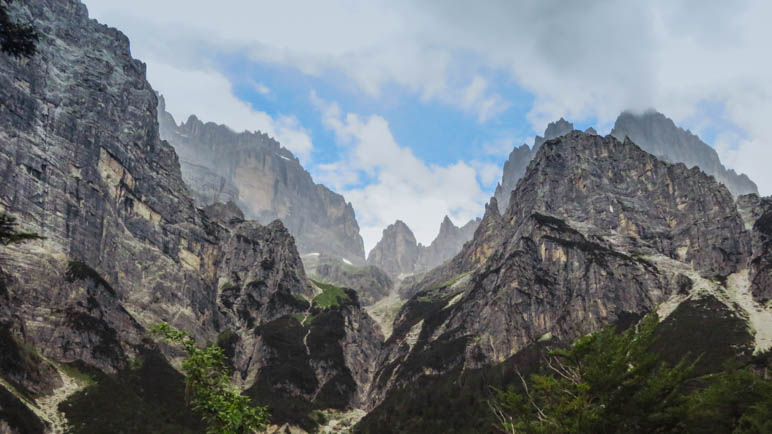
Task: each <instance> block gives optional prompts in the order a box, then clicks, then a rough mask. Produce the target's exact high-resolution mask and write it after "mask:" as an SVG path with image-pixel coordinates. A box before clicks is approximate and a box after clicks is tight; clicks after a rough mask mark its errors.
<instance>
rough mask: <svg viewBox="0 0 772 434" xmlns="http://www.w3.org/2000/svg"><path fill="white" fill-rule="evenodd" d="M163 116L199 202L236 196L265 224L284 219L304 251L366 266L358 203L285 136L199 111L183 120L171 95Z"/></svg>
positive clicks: (163, 126) (163, 132)
mask: <svg viewBox="0 0 772 434" xmlns="http://www.w3.org/2000/svg"><path fill="white" fill-rule="evenodd" d="M158 122H159V125H160V133H161V138H163V139H165V140H168V141H169V143H171V144H172V146H174V149H175V150H176V152H177V153H178V154H179V156H180V163H181V168H182V176H183V179H184V180H185V183H186V184H187V186H188V188H189V190H190V192H191V194H192V196H193V198H194V199H195V201H196V203H197V204H198V205H199V206H205V205H209V204H211V203H214V202H227V201H229V200H232V201H234V202H236V203H238V204H239V206H240V207H241V208H242V209H243V210H244V212H245V214H246V215H247V217H248V218H251V219H256V220H257V221H258V222H260V223H263V224H265V223H269V222H271V221H273V220H275V219H281V221H282V222H283V223H284V225H285V226H287V228H288V229H289V231H290V233H291V234H292V235H293V236H294V237H295V241H296V243H297V246H298V250H300V252H301V253H314V252H322V253H326V254H330V255H335V256H338V257H341V258H346V259H347V260H350V261H352V262H353V263H355V264H359V265H361V264H364V260H365V257H364V243H363V241H362V237H361V236H360V235H359V225H358V224H357V221H356V217H355V215H354V209H353V208H352V206H351V204H349V203H346V201H345V199H344V198H343V196H341V195H339V194H337V193H333V192H332V191H330V190H329V189H328V188H327V187H325V186H323V185H320V184H315V183H314V182H313V180H312V179H311V175H310V174H309V173H308V172H307V171H306V170H305V169H303V167H302V166H301V165H300V162H299V161H298V160H297V158H295V157H294V156H293V155H292V153H291V152H289V151H288V150H287V149H285V148H283V147H281V146H280V145H279V143H278V142H277V141H275V140H273V139H272V138H270V137H268V136H267V135H266V134H262V133H260V132H257V133H251V132H246V131H245V132H242V133H236V132H234V131H232V130H231V129H229V128H228V127H226V126H225V125H217V124H214V123H211V122H208V123H204V122H202V121H200V120H198V118H196V117H195V116H191V117H190V118H189V119H188V120H187V122H185V123H183V124H180V125H177V123H176V122H175V120H174V118H173V117H172V115H171V114H169V113H167V112H166V111H165V103H164V100H163V98H160V99H159V108H158Z"/></svg>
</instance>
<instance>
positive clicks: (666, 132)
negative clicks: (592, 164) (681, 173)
mask: <svg viewBox="0 0 772 434" xmlns="http://www.w3.org/2000/svg"><path fill="white" fill-rule="evenodd" d="M611 135H612V136H614V137H616V138H618V139H619V140H624V139H625V137H629V138H630V140H632V141H633V142H634V143H635V144H637V145H638V146H640V147H641V149H643V150H644V151H646V152H649V153H651V154H654V155H656V156H658V157H660V158H662V159H664V160H665V161H670V162H673V163H684V164H686V166H687V167H692V166H698V167H699V168H700V169H702V171H703V172H705V173H707V174H708V175H713V176H714V177H715V178H716V180H717V181H718V182H720V183H722V184H724V185H726V186H727V188H729V191H731V192H732V194H734V195H735V196H739V195H743V194H748V193H755V194H758V192H759V191H758V188H757V187H756V184H754V183H753V181H751V180H750V179H748V176H746V175H745V174H737V173H736V172H735V171H734V170H731V169H727V168H726V167H724V165H723V164H721V161H720V160H719V158H718V154H717V153H716V151H715V149H713V148H711V147H710V146H708V145H707V144H705V142H703V141H702V140H700V138H699V137H697V136H696V135H694V134H692V133H691V132H690V131H687V130H684V129H683V128H679V127H677V126H676V125H675V124H674V123H673V121H672V120H670V119H668V118H667V117H665V115H663V114H662V113H658V112H655V111H648V112H645V113H643V114H633V113H630V112H625V113H622V114H621V115H619V117H618V118H617V120H616V123H615V124H614V129H612V130H611Z"/></svg>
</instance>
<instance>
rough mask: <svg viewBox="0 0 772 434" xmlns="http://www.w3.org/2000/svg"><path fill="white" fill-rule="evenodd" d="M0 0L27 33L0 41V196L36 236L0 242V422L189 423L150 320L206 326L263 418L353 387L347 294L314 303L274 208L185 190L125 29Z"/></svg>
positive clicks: (360, 367) (203, 336) (358, 368)
mask: <svg viewBox="0 0 772 434" xmlns="http://www.w3.org/2000/svg"><path fill="white" fill-rule="evenodd" d="M11 12H12V14H13V16H15V17H16V18H17V19H19V20H26V21H32V22H34V23H35V26H36V28H37V29H39V43H38V46H37V54H36V55H35V56H34V57H32V58H31V59H17V58H13V57H8V56H1V57H0V82H2V85H1V86H0V96H1V98H2V101H3V103H2V105H0V142H1V145H0V177H1V178H2V183H0V210H2V212H4V213H7V214H9V215H12V216H14V217H16V218H17V219H18V221H19V222H20V223H21V229H23V230H27V231H34V232H37V233H38V234H39V235H41V236H43V237H45V239H43V240H39V241H33V242H29V243H26V244H24V245H22V246H9V247H4V248H3V251H2V255H3V261H2V265H0V267H2V268H1V269H0V340H2V342H0V347H2V348H3V351H2V356H0V358H1V359H2V360H1V361H0V362H1V364H2V366H3V368H2V372H1V376H2V383H0V384H2V387H0V389H2V404H1V405H0V407H1V408H2V409H3V410H2V412H3V413H2V415H3V416H2V417H0V419H1V420H2V424H3V425H0V427H2V428H1V429H0V431H4V432H6V431H8V430H10V431H11V432H35V431H42V430H46V431H55V432H59V431H61V429H62V428H63V426H65V424H67V425H69V426H72V427H74V429H75V430H76V431H78V432H115V431H116V430H118V431H121V430H123V429H126V430H128V431H134V432H196V431H199V430H201V422H200V420H198V419H197V418H196V417H194V416H193V415H192V414H191V412H190V410H189V409H187V408H186V407H185V405H184V401H183V398H184V384H183V382H182V378H181V375H180V374H179V373H177V371H176V370H175V369H174V368H173V367H172V364H170V361H171V360H173V359H174V357H177V356H178V355H179V354H178V352H175V351H176V350H175V349H174V348H173V347H169V346H158V345H156V343H155V342H154V340H153V338H152V336H151V335H150V334H149V333H148V330H149V329H150V328H151V327H153V326H154V325H155V324H157V323H158V322H160V321H167V322H169V323H171V324H172V325H173V326H175V327H177V328H179V329H182V330H185V331H186V332H187V333H189V334H191V335H192V336H193V337H194V338H195V339H197V340H199V341H200V342H201V343H204V342H206V341H210V342H216V341H219V342H221V343H222V345H223V346H224V347H225V348H226V349H227V352H228V354H229V355H230V358H229V363H231V366H232V369H233V370H234V376H235V377H236V378H239V383H240V384H241V385H242V387H243V388H244V389H245V390H249V395H250V396H253V397H255V399H258V400H259V401H261V402H267V401H268V400H271V402H272V403H273V404H272V405H274V406H275V407H276V410H275V411H274V416H275V419H274V420H275V421H276V422H278V423H280V422H282V418H283V417H285V416H283V413H282V411H281V409H282V408H283V407H282V403H283V402H284V401H283V400H290V401H292V402H296V403H298V404H293V405H301V404H299V403H303V404H302V405H306V406H308V408H309V411H310V410H311V409H314V408H317V407H321V408H349V407H351V406H354V405H357V403H359V402H362V401H363V400H364V398H363V393H364V392H363V391H364V389H365V387H367V384H368V378H369V377H370V376H371V373H372V370H373V369H372V368H371V367H370V366H371V363H373V362H372V359H371V358H369V357H368V356H367V354H370V353H374V352H377V351H378V348H379V345H380V339H382V338H380V337H379V336H380V335H379V332H377V331H376V327H375V325H374V323H373V322H372V320H370V319H369V317H368V316H367V315H366V314H365V313H364V311H363V310H362V309H361V308H360V307H359V302H358V299H357V297H356V294H349V295H348V296H347V297H346V301H345V302H341V303H332V304H330V303H328V304H327V305H325V306H319V304H318V303H314V301H313V300H314V298H315V296H317V295H319V294H320V293H322V292H323V290H322V289H320V288H318V287H315V286H314V285H313V284H312V283H311V282H309V281H308V279H307V278H306V275H305V272H304V270H303V266H302V263H301V259H300V255H299V253H298V250H297V248H296V244H295V239H294V238H293V236H292V235H291V234H290V232H289V231H288V230H287V229H286V227H285V225H284V224H283V223H282V222H281V221H278V220H275V221H273V222H270V223H269V224H267V225H263V224H261V223H259V222H256V221H250V220H245V219H244V217H243V215H242V214H241V212H240V210H239V209H238V207H236V206H235V205H234V204H230V205H215V206H210V207H208V208H206V209H199V208H197V207H196V204H195V202H194V200H193V199H192V198H191V196H190V195H189V194H188V189H187V188H186V185H185V183H184V180H183V176H182V174H181V172H180V163H179V158H178V156H177V154H176V153H175V150H174V148H173V147H172V146H171V145H169V144H168V143H167V142H165V141H163V140H161V139H160V137H159V125H158V121H157V114H156V107H157V106H158V99H157V97H156V94H155V92H154V91H153V89H152V88H151V87H150V85H149V84H148V82H147V81H146V79H145V65H144V64H143V63H142V62H140V61H138V60H136V59H133V58H132V57H131V55H130V53H129V41H128V39H127V38H126V37H125V36H124V35H123V34H121V33H120V32H118V31H117V30H115V29H112V28H109V27H106V26H104V25H101V24H99V23H97V22H96V21H94V20H91V19H89V18H88V14H87V11H86V8H85V6H84V5H83V4H81V3H80V2H78V1H76V0H55V1H54V0H30V1H25V2H14V3H13V4H12V10H11ZM275 151H276V152H279V149H278V147H277V148H276V149H275ZM271 152H273V150H272V151H271ZM280 159H281V158H280ZM281 160H283V159H281ZM298 167H299V166H298ZM285 173H289V172H285ZM303 173H305V172H303ZM306 176H307V174H306ZM287 179H289V178H287ZM312 188H313V189H315V190H316V189H318V187H316V186H312ZM330 194H331V193H330ZM332 202H334V201H332ZM340 206H341V207H342V208H341V210H342V211H341V214H345V213H344V211H345V210H346V209H349V208H346V205H345V204H344V203H343V202H342V200H341V201H340ZM340 218H345V216H344V215H341V216H340ZM354 224H355V223H354ZM352 233H353V234H355V235H356V236H358V235H357V234H356V228H355V227H354V228H352ZM356 236H355V238H356ZM357 239H358V238H357ZM359 248H360V249H361V240H360V241H359ZM312 315H313V316H315V317H316V319H317V321H315V322H313V323H311V322H310V321H309V322H307V323H306V324H305V325H303V322H304V319H305V318H308V317H311V316H312ZM306 337H307V338H306ZM360 339H364V340H365V341H366V343H362V342H360ZM360 344H361V345H360ZM296 351H299V353H298V352H296ZM299 354H300V355H304V356H303V357H301V358H300V359H298V357H300V356H299ZM288 360H292V362H293V363H294V365H292V366H293V367H292V369H287V367H288V366H289V365H288ZM296 369H297V370H296ZM300 373H302V375H301V374H300ZM131 378H138V379H139V380H137V381H133V382H131V381H128V379H131ZM127 381H128V382H127ZM78 391H81V392H80V393H76V392H78ZM9 409H18V411H15V410H14V413H13V414H11V415H9V413H8V412H9V411H11V410H9ZM86 409H90V410H86ZM306 415H307V412H306V413H303V414H301V415H300V417H299V418H298V417H297V414H295V413H293V414H292V415H291V417H292V418H294V419H293V420H298V419H299V420H298V421H297V423H300V424H302V423H305V422H304V420H305V418H306ZM148 417H149V419H148ZM286 417H290V416H286ZM31 427H32V428H31ZM30 429H31V431H30Z"/></svg>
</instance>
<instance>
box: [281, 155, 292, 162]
mask: <svg viewBox="0 0 772 434" xmlns="http://www.w3.org/2000/svg"><path fill="white" fill-rule="evenodd" d="M279 156H280V157H281V158H284V159H285V160H287V161H292V159H291V158H288V157H285V156H284V155H279Z"/></svg>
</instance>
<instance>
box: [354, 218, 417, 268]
mask: <svg viewBox="0 0 772 434" xmlns="http://www.w3.org/2000/svg"><path fill="white" fill-rule="evenodd" d="M417 262H418V243H417V242H416V239H415V236H414V235H413V231H411V230H410V228H409V227H407V225H406V224H405V222H403V221H402V220H397V221H396V222H394V224H392V225H389V226H388V227H387V228H386V229H384V230H383V236H382V237H381V240H380V241H378V244H376V245H375V247H373V250H371V251H370V254H368V255H367V263H368V264H370V265H375V266H376V267H378V268H380V269H381V270H383V271H385V272H386V273H388V274H389V275H391V276H395V277H398V276H399V275H400V274H403V273H412V272H413V270H414V269H415V265H416V263H417Z"/></svg>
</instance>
